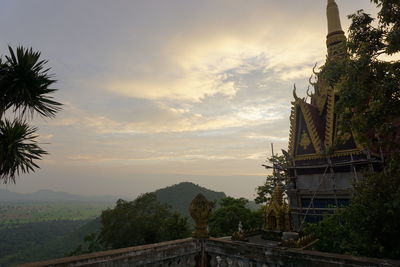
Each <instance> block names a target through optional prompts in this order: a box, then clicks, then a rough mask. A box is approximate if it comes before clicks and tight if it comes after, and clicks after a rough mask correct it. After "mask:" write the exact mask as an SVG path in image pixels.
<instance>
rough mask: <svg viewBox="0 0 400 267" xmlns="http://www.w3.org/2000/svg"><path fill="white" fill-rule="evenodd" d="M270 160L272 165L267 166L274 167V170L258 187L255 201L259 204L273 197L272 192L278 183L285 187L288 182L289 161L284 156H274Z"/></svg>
mask: <svg viewBox="0 0 400 267" xmlns="http://www.w3.org/2000/svg"><path fill="white" fill-rule="evenodd" d="M268 162H270V163H272V165H273V166H272V167H270V166H267V167H270V168H273V172H272V174H269V175H267V178H266V179H265V183H264V184H263V185H260V186H258V187H257V188H256V191H257V197H256V198H255V199H254V201H255V202H256V203H258V204H262V203H266V202H267V201H268V200H269V199H270V198H271V194H272V192H273V191H274V188H275V186H276V185H277V184H279V185H280V186H281V187H282V188H285V185H286V183H287V182H288V177H289V175H288V172H287V170H286V169H285V167H286V165H287V163H286V160H285V158H284V156H277V155H275V156H272V157H271V158H269V159H268Z"/></svg>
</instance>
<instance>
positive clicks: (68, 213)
mask: <svg viewBox="0 0 400 267" xmlns="http://www.w3.org/2000/svg"><path fill="white" fill-rule="evenodd" d="M154 193H155V195H156V196H157V199H158V200H159V201H160V202H161V203H164V204H167V205H168V206H170V207H171V211H174V212H175V211H176V212H179V213H181V214H182V215H184V216H189V212H188V207H189V204H190V202H191V201H192V200H193V198H194V197H195V196H196V195H197V194H198V193H202V194H203V195H204V196H206V198H207V199H209V200H213V201H217V200H219V199H222V198H224V197H226V195H225V193H223V192H216V191H212V190H209V189H207V188H204V187H201V186H198V185H196V184H193V183H189V182H184V183H180V184H176V185H173V186H169V187H166V188H162V189H159V190H156V191H155V192H154ZM107 198H108V199H110V198H114V200H113V202H104V200H105V199H107ZM0 199H1V200H2V204H0V213H1V216H0V218H1V220H0V240H8V242H7V243H4V242H0V243H2V244H1V246H0V266H9V265H15V264H21V263H25V262H33V261H41V260H47V259H53V258H60V257H64V256H66V255H68V254H69V253H71V252H72V251H73V250H74V249H76V248H77V247H78V246H79V245H82V244H83V239H84V237H85V236H88V235H90V234H92V233H98V232H99V231H100V228H101V222H100V218H99V217H98V216H99V215H100V213H101V210H104V209H106V208H109V207H113V206H114V205H115V200H116V198H115V197H107V196H106V197H104V198H100V197H98V200H102V201H100V202H99V201H97V202H96V201H93V198H89V197H82V196H78V195H72V194H68V193H63V192H52V191H51V192H49V191H47V190H41V191H38V192H37V193H33V194H18V193H13V192H8V191H4V190H0ZM6 199H7V202H4V201H5V200H6ZM12 199H13V200H14V201H12ZM27 199H35V201H29V202H28V201H27ZM39 199H40V200H41V201H39ZM45 199H46V201H44V200H45ZM83 199H86V200H87V201H83ZM24 214H25V216H23V215H24ZM5 215H6V216H5ZM91 218H92V219H91ZM93 218H95V219H93Z"/></svg>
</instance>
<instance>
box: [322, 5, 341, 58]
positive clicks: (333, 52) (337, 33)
mask: <svg viewBox="0 0 400 267" xmlns="http://www.w3.org/2000/svg"><path fill="white" fill-rule="evenodd" d="M326 16H327V19H328V35H327V36H326V46H327V48H328V57H329V58H332V57H336V56H341V55H345V54H346V45H345V44H346V36H345V35H344V32H343V30H342V26H341V24H340V16H339V8H338V6H337V4H336V2H335V0H328V6H327V7H326Z"/></svg>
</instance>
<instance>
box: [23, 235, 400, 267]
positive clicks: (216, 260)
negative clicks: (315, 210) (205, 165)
mask: <svg viewBox="0 0 400 267" xmlns="http://www.w3.org/2000/svg"><path fill="white" fill-rule="evenodd" d="M202 259H203V261H202ZM44 266H54V267H56V266H57V267H59V266H101V267H103V266H104V267H105V266H107V267H114V266H159V267H162V266H194V267H195V266H196V267H197V266H198V267H209V266H212V267H214V266H216V267H224V266H241V267H247V266H249V267H250V266H252V267H266V266H293V267H295V266H296V267H301V266H304V267H305V266H307V267H309V266H319V267H334V266H400V261H390V260H381V259H373V258H363V257H353V256H348V255H339V254H331V253H323V252H317V251H306V250H299V249H286V248H282V247H271V246H264V245H258V244H249V243H245V242H232V241H230V240H222V239H217V238H210V239H191V238H189V239H181V240H174V241H169V242H162V243H157V244H151V245H145V246H137V247H131V248H124V249H117V250H109V251H104V252H99V253H92V254H86V255H81V256H76V257H68V258H62V259H57V260H52V261H45V262H37V263H29V264H24V265H21V267H44Z"/></svg>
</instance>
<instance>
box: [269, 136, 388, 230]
mask: <svg viewBox="0 0 400 267" xmlns="http://www.w3.org/2000/svg"><path fill="white" fill-rule="evenodd" d="M271 149H272V151H273V144H271ZM362 152H363V154H364V155H365V157H364V158H362V159H354V157H353V155H352V154H350V160H349V161H344V162H332V159H331V156H329V155H325V158H323V161H324V162H323V163H320V164H309V165H297V164H296V161H295V160H294V159H293V158H292V157H290V155H289V154H288V153H287V152H286V151H284V150H282V153H283V154H284V156H285V158H286V160H287V162H290V165H279V164H278V163H277V162H272V163H273V164H272V166H269V165H262V166H263V167H265V168H266V169H272V170H273V173H274V174H275V173H279V172H276V170H281V171H286V172H287V173H289V177H288V181H289V184H290V185H292V184H294V185H295V187H296V180H297V178H298V171H300V170H312V169H314V170H315V169H321V170H322V169H323V170H324V171H323V173H322V175H321V176H320V178H319V182H318V186H317V188H316V189H315V190H311V193H312V196H311V198H310V201H309V203H308V205H307V207H306V208H303V207H300V208H299V207H297V208H291V213H292V214H294V215H299V216H302V219H301V223H300V224H299V226H298V229H296V230H297V231H301V230H302V228H303V226H304V223H305V221H306V219H307V216H310V211H313V214H312V215H313V216H316V215H317V216H322V215H323V214H320V213H316V211H330V212H334V211H335V210H337V209H338V208H339V201H338V196H337V190H336V179H335V175H336V173H335V168H338V167H349V168H350V171H351V172H352V173H353V182H354V183H358V182H359V176H358V174H357V167H359V166H368V167H369V169H370V171H375V168H374V165H377V164H379V165H382V164H383V158H382V157H381V158H375V157H371V153H370V151H369V149H368V148H365V149H364V150H363V151H362ZM272 155H274V154H273V152H272ZM276 179H277V180H279V179H282V178H281V177H276ZM326 179H330V180H331V181H332V189H329V190H323V189H321V185H322V184H323V182H324V181H326ZM286 186H287V185H286ZM323 192H329V193H333V197H334V201H335V205H334V207H333V208H329V207H325V208H315V207H314V200H315V197H316V196H317V194H318V193H323ZM298 204H299V203H298Z"/></svg>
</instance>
